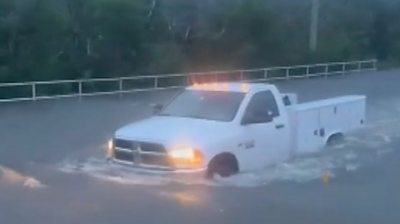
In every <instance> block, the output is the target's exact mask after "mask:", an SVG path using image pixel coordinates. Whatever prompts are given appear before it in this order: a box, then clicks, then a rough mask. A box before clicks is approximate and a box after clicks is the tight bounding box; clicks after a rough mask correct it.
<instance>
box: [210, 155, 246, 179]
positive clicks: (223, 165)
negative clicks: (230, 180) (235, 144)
mask: <svg viewBox="0 0 400 224" xmlns="http://www.w3.org/2000/svg"><path fill="white" fill-rule="evenodd" d="M238 172H239V167H238V163H237V160H236V158H235V156H234V155H232V154H221V155H218V156H216V157H215V158H214V159H213V160H211V162H210V164H209V165H208V168H207V172H206V178H207V179H213V178H214V176H215V175H216V174H217V175H219V176H221V177H230V176H232V175H234V174H237V173H238Z"/></svg>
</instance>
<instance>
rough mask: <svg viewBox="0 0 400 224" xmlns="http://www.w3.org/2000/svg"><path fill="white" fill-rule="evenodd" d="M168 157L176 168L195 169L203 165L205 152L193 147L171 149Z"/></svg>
mask: <svg viewBox="0 0 400 224" xmlns="http://www.w3.org/2000/svg"><path fill="white" fill-rule="evenodd" d="M168 157H169V159H170V161H171V163H172V164H173V165H174V166H175V168H180V169H193V168H201V167H202V166H203V154H202V153H201V152H200V151H199V150H196V149H193V148H181V149H172V150H169V151H168Z"/></svg>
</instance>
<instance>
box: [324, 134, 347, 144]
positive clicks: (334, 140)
mask: <svg viewBox="0 0 400 224" xmlns="http://www.w3.org/2000/svg"><path fill="white" fill-rule="evenodd" d="M343 142H344V135H343V134H342V133H336V134H333V135H331V136H330V137H329V139H328V141H327V142H326V145H327V146H328V147H334V146H337V145H340V144H342V143H343Z"/></svg>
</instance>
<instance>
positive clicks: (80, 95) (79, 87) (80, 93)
mask: <svg viewBox="0 0 400 224" xmlns="http://www.w3.org/2000/svg"><path fill="white" fill-rule="evenodd" d="M78 95H79V97H82V80H79V81H78Z"/></svg>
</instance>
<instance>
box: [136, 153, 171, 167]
mask: <svg viewBox="0 0 400 224" xmlns="http://www.w3.org/2000/svg"><path fill="white" fill-rule="evenodd" d="M140 156H141V159H142V163H143V164H146V165H152V166H164V167H169V166H170V163H169V160H168V157H167V156H165V155H154V154H141V155H140Z"/></svg>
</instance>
